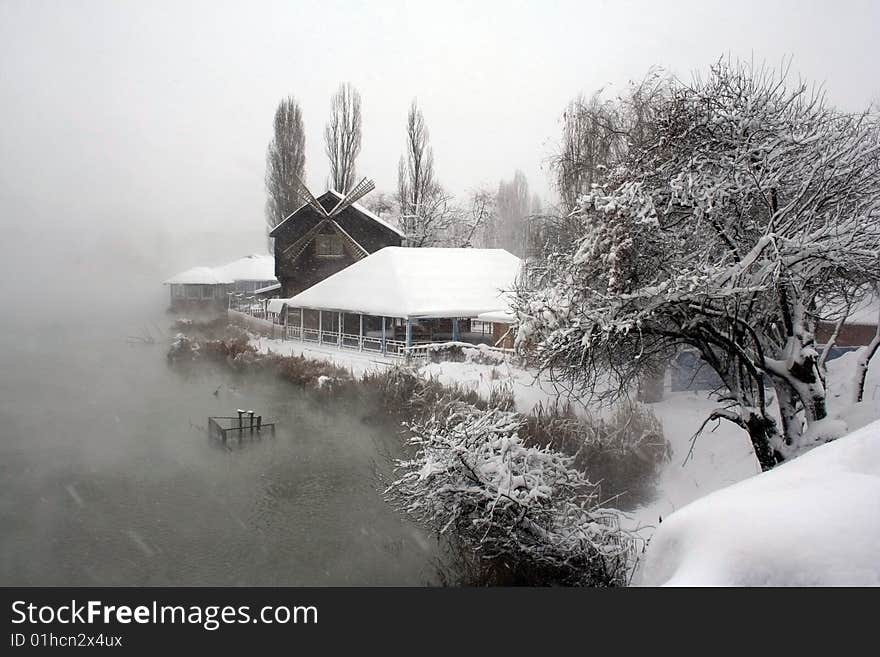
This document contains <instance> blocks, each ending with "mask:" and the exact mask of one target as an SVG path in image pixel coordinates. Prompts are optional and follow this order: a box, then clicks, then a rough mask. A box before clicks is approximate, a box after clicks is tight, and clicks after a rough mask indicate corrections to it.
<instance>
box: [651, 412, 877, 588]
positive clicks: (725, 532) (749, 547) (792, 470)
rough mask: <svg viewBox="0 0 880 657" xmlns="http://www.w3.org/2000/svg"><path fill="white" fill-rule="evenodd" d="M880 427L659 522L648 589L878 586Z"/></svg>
mask: <svg viewBox="0 0 880 657" xmlns="http://www.w3.org/2000/svg"><path fill="white" fill-rule="evenodd" d="M878 499H880V421H877V422H874V423H872V424H869V425H867V426H865V427H863V428H861V429H859V430H858V431H855V432H853V433H851V434H849V435H847V436H844V437H843V438H839V439H837V440H835V441H833V442H831V443H828V444H826V445H822V446H820V447H816V448H815V449H813V450H811V451H810V452H808V453H807V454H804V455H803V456H799V457H797V458H795V459H793V460H792V461H789V462H787V463H784V464H783V465H780V466H777V467H776V468H774V469H773V470H770V471H769V472H765V473H763V474H759V475H756V476H754V477H751V478H749V479H746V480H745V481H741V482H740V483H738V484H734V485H732V486H730V487H728V488H724V489H722V490H719V491H715V492H714V493H711V494H709V495H707V496H705V497H703V498H700V499H698V500H697V501H695V502H692V503H691V504H688V505H687V506H685V507H683V508H681V509H679V510H678V511H676V512H675V513H673V514H671V515H669V516H667V517H665V518H663V524H661V525H660V527H659V528H658V529H657V531H656V533H655V534H654V536H653V537H652V539H651V543H650V544H649V546H648V549H647V552H646V553H645V555H644V557H643V558H642V561H641V564H640V566H639V570H638V572H637V573H636V577H635V581H636V583H638V584H642V585H647V586H658V585H678V586H841V585H842V586H853V585H855V586H866V585H874V586H876V585H877V584H880V559H878V558H877V554H878V551H877V550H878V546H880V513H878V512H877V500H878Z"/></svg>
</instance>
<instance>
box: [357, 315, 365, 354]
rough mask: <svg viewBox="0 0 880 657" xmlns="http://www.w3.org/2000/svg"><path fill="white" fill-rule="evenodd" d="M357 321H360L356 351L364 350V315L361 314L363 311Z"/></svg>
mask: <svg viewBox="0 0 880 657" xmlns="http://www.w3.org/2000/svg"><path fill="white" fill-rule="evenodd" d="M359 322H360V323H359V325H358V351H363V350H364V315H363V313H361V314H360V319H359Z"/></svg>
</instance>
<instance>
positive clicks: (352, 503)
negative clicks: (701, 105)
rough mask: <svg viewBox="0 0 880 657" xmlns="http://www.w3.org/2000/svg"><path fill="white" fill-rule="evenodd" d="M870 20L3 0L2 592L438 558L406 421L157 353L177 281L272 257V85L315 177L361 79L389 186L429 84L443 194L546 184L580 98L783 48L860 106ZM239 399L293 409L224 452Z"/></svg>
mask: <svg viewBox="0 0 880 657" xmlns="http://www.w3.org/2000/svg"><path fill="white" fill-rule="evenodd" d="M878 24H880V5H877V4H876V3H873V2H870V1H866V2H840V1H838V2H833V3H832V2H826V3H807V2H769V3H768V2H736V3H731V2H725V3H722V2H705V1H702V2H697V1H694V2H675V3H657V2H644V3H622V2H613V3H612V2H552V3H547V2H481V3H478V4H475V3H465V2H444V3H439V4H438V3H427V2H423V3H422V2H419V3H395V2H381V3H379V2H371V3H367V2H325V1H322V2H261V3H243V2H233V3H220V2H213V1H212V2H187V3H179V2H151V3H135V2H109V1H108V2H85V1H81V2H63V3H62V2H15V1H10V0H4V1H2V2H0V235H2V241H0V299H2V300H3V302H4V310H3V328H2V329H0V536H2V538H0V584H35V583H36V584H65V583H72V584H156V583H172V584H173V583H177V584H186V583H191V584H226V583H232V584H234V583H300V584H301V583H420V582H422V581H424V580H425V579H427V578H428V577H429V575H426V573H427V572H429V570H430V568H429V565H428V562H429V561H430V558H431V550H430V548H427V547H426V545H425V543H424V539H423V538H422V537H421V536H420V534H418V532H415V531H414V530H413V528H411V527H409V526H407V525H406V524H405V523H402V522H401V521H400V519H399V518H397V517H396V516H395V515H394V514H393V513H392V512H391V511H390V510H388V509H387V508H385V507H384V506H382V502H381V499H379V497H378V494H377V493H376V490H375V485H374V482H373V481H372V479H371V472H372V464H373V462H374V461H375V460H376V459H378V458H380V456H381V453H382V452H383V450H384V449H386V448H388V447H389V444H388V442H387V441H388V440H389V436H391V435H392V434H391V432H389V431H388V430H386V429H385V428H377V427H370V426H368V425H366V424H364V423H363V422H362V419H361V418H362V413H361V412H360V411H359V410H358V409H350V408H349V409H345V408H343V409H326V408H325V409H320V408H318V407H316V406H315V405H314V404H311V402H309V401H308V400H307V399H305V398H301V397H299V396H297V395H296V394H293V393H291V392H290V391H288V390H285V389H283V388H279V387H278V386H274V385H270V384H268V383H266V382H252V383H250V384H247V385H242V384H241V383H240V382H237V381H236V380H234V378H233V377H232V376H231V375H230V374H229V373H227V372H221V371H203V372H200V373H198V374H193V375H192V376H191V377H189V378H187V377H186V376H184V375H182V374H181V373H179V372H174V371H172V370H170V369H169V368H168V367H167V366H166V364H165V360H164V346H165V343H164V342H163V339H164V338H166V337H167V335H168V329H169V324H170V321H171V320H170V318H169V317H168V316H166V315H165V307H166V305H167V301H168V298H167V290H165V289H164V288H163V287H162V286H161V281H162V280H163V279H164V278H166V277H167V276H169V275H171V274H173V273H174V272H175V271H179V270H181V269H184V268H188V267H190V266H193V265H199V264H204V265H217V264H221V263H224V262H226V261H229V260H231V259H233V258H236V257H240V256H242V255H245V254H247V253H251V252H255V251H261V250H263V249H265V238H264V223H263V222H264V219H263V208H264V202H265V190H264V185H263V176H264V155H265V149H266V145H267V143H268V141H269V138H270V131H271V119H272V114H273V112H274V109H275V106H276V104H277V102H278V101H279V99H280V98H281V97H283V96H286V95H290V94H292V95H294V96H296V97H297V98H298V99H299V100H300V102H301V103H302V106H303V111H304V119H305V125H306V130H307V137H306V144H307V160H306V171H307V179H308V183H309V185H310V186H311V187H312V188H313V189H314V190H322V189H323V188H324V184H325V180H326V177H327V171H328V167H327V163H326V157H325V156H324V153H323V142H322V130H323V126H324V123H325V121H326V119H327V114H328V110H329V102H330V96H331V94H332V93H333V91H334V90H335V89H336V88H337V86H338V85H339V84H340V82H343V81H350V82H352V83H353V84H354V85H355V87H357V88H358V90H359V91H360V92H361V94H362V96H363V112H364V143H363V151H362V154H361V156H360V158H359V160H358V171H359V172H360V173H361V174H363V175H369V176H371V177H373V178H374V179H375V180H376V183H377V186H378V188H379V190H381V191H393V190H394V188H395V185H396V172H397V162H398V158H399V156H400V153H401V151H402V148H403V127H404V121H405V116H406V112H407V109H408V106H409V103H410V101H411V100H412V99H413V98H417V99H418V102H419V104H420V106H421V107H422V109H423V111H424V115H425V119H426V121H427V124H428V127H429V129H430V132H431V140H432V143H433V146H434V151H435V166H436V171H437V176H438V179H439V180H440V181H441V182H442V183H443V184H444V185H446V186H447V187H448V188H449V189H450V190H451V191H452V192H454V193H456V194H462V193H464V192H465V191H467V190H468V189H472V188H474V187H476V186H478V185H489V186H491V187H494V186H495V185H497V184H498V181H499V180H500V179H502V178H510V177H511V176H512V175H513V172H514V171H515V170H516V169H520V170H522V171H523V172H525V174H526V175H527V177H528V180H529V183H530V185H531V187H532V189H533V191H537V192H538V193H539V194H541V195H542V196H543V197H545V198H551V199H552V194H553V192H552V186H551V184H550V175H549V172H548V171H547V168H546V161H547V158H548V156H550V155H551V154H552V153H553V150H554V148H555V144H556V138H557V135H558V133H559V129H560V124H559V119H560V116H561V113H562V111H563V109H564V107H565V104H566V103H567V102H568V100H569V99H571V98H572V97H573V96H575V95H577V94H578V93H579V92H581V91H591V90H594V89H596V88H599V87H606V88H609V89H610V90H611V93H613V90H614V89H615V88H617V87H619V86H620V85H623V84H625V82H626V81H627V80H629V79H633V78H639V77H641V76H642V75H643V74H644V73H645V71H646V70H647V69H648V68H649V67H650V66H653V65H661V66H666V67H668V68H669V70H671V71H672V72H674V73H675V74H677V75H679V76H682V77H688V76H690V75H691V73H692V72H694V71H699V70H705V68H706V67H707V66H708V65H709V64H710V63H711V62H712V61H714V60H716V59H717V58H718V57H720V56H722V55H730V56H733V57H744V58H755V59H757V60H767V61H768V62H770V63H776V62H781V61H782V60H783V58H786V57H791V58H792V59H793V64H792V70H793V73H794V74H795V75H798V74H800V75H803V76H805V77H806V78H808V79H811V80H816V81H818V82H823V83H824V84H825V86H826V89H827V92H828V95H829V97H830V99H831V100H832V101H833V102H835V103H837V104H839V105H841V106H843V107H848V108H853V109H856V108H860V107H863V106H864V105H866V104H867V103H868V102H870V101H871V100H873V99H876V98H878V97H880V82H878V78H877V75H876V71H875V68H876V62H877V61H878V59H880V45H878V43H880V42H878V41H877V39H876V29H877V25H878ZM148 332H149V333H150V334H151V335H153V336H155V337H157V338H159V342H157V344H155V345H131V344H129V343H128V342H126V337H127V336H130V335H145V334H146V333H148ZM218 385H219V386H221V388H220V390H221V393H220V394H219V395H217V396H214V395H213V394H212V392H213V391H214V390H215V389H217V387H218ZM248 404H250V406H248ZM239 406H245V407H257V408H265V409H266V413H267V414H269V413H274V414H276V415H277V416H278V417H279V418H280V419H281V420H282V423H286V424H287V426H288V427H294V426H295V427H298V428H297V430H296V431H293V430H292V429H283V430H282V431H281V432H280V433H279V436H278V438H277V439H276V440H275V441H274V442H269V441H267V442H266V443H260V444H258V445H255V446H254V447H253V449H250V450H244V451H240V452H237V453H227V452H223V451H218V450H214V449H212V448H211V447H210V446H209V445H208V444H207V443H206V440H205V437H204V431H203V430H202V429H201V427H200V424H202V423H204V422H205V419H206V417H207V415H208V414H211V413H222V412H228V411H229V409H230V408H231V407H239ZM352 436H354V437H356V438H357V440H354V441H353V439H352ZM302 500H308V501H309V502H308V503H306V504H303V503H302Z"/></svg>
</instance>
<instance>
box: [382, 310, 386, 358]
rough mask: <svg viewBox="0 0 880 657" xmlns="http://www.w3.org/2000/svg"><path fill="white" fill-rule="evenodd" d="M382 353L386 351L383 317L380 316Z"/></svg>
mask: <svg viewBox="0 0 880 657" xmlns="http://www.w3.org/2000/svg"><path fill="white" fill-rule="evenodd" d="M382 353H383V354H384V353H386V347H385V317H384V316H383V317H382Z"/></svg>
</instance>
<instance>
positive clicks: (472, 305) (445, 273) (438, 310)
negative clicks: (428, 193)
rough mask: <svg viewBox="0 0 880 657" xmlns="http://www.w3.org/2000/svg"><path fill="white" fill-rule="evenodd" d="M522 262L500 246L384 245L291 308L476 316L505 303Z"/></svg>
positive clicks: (275, 305)
mask: <svg viewBox="0 0 880 657" xmlns="http://www.w3.org/2000/svg"><path fill="white" fill-rule="evenodd" d="M521 265H522V261H521V260H520V259H519V258H517V257H516V256H515V255H513V254H511V253H508V252H507V251H505V250H504V249H444V248H426V249H411V248H404V247H399V246H388V247H385V248H384V249H380V250H379V251H376V252H375V253H373V254H372V255H369V256H367V257H366V258H364V259H363V260H359V261H358V262H356V263H354V264H353V265H350V266H349V267H346V268H345V269H343V270H342V271H340V272H337V273H336V274H333V275H332V276H330V277H329V278H326V279H324V280H323V281H321V282H320V283H316V284H315V285H313V286H312V287H310V288H309V289H307V290H305V291H303V292H300V293H299V294H297V295H296V296H294V297H291V298H290V299H275V300H273V301H272V302H270V305H269V309H270V310H273V311H274V312H278V311H280V310H281V308H282V306H283V304H285V303H286V304H287V305H288V306H291V307H294V308H315V309H318V308H320V309H324V310H337V311H342V312H348V313H363V314H365V315H377V316H386V317H407V318H419V317H425V318H427V317H476V316H477V315H479V314H480V313H486V312H490V311H498V310H499V309H503V308H505V307H506V302H505V299H504V292H505V291H506V290H510V289H511V288H512V287H513V285H514V283H515V281H516V278H517V276H518V275H519V272H520V267H521Z"/></svg>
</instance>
